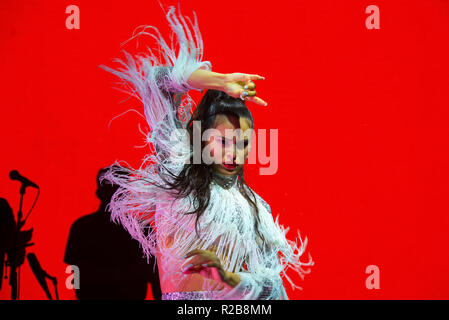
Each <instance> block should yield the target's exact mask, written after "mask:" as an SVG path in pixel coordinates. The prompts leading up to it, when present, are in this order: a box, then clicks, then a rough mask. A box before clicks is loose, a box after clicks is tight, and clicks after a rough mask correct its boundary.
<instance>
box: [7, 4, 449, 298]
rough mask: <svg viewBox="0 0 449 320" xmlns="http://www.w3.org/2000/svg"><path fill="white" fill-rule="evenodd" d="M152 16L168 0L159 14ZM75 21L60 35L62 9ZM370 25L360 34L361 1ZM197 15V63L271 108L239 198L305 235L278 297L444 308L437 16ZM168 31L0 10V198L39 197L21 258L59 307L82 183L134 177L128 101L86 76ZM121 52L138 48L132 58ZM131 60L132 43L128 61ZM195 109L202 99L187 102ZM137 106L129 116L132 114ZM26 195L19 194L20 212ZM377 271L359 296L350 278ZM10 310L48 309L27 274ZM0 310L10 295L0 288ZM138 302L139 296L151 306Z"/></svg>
mask: <svg viewBox="0 0 449 320" xmlns="http://www.w3.org/2000/svg"><path fill="white" fill-rule="evenodd" d="M163 3H164V5H165V6H166V7H167V6H168V5H170V4H176V2H175V1H164V2H163ZM71 4H74V5H77V6H78V7H79V9H80V29H79V30H68V29H67V28H66V26H65V20H66V17H67V16H68V15H67V14H66V13H65V9H66V7H67V6H68V5H71ZM371 4H374V5H377V6H378V7H379V9H380V29H378V30H368V29H367V28H366V26H365V19H366V18H367V16H368V14H366V13H365V9H366V7H367V6H368V5H371ZM181 8H182V12H183V13H184V14H185V15H188V16H190V17H192V11H195V12H196V13H197V15H198V21H199V26H200V29H201V32H202V35H203V39H204V45H205V52H204V59H205V60H209V61H211V62H212V66H213V70H214V71H217V72H223V73H226V72H246V73H258V74H261V75H263V76H265V77H266V80H265V81H263V82H259V83H258V94H259V95H260V97H262V98H263V99H265V100H266V101H267V102H268V107H259V106H256V105H253V104H249V107H250V109H251V110H252V112H253V116H254V118H255V121H256V126H257V127H258V128H265V129H278V130H279V131H278V132H279V144H278V148H279V169H278V171H277V173H276V174H275V175H270V176H260V175H259V174H258V168H259V166H257V165H249V166H248V168H247V169H248V170H247V180H248V182H249V184H250V185H251V186H252V187H253V188H254V189H255V190H256V191H257V192H258V193H259V194H260V195H261V196H262V197H263V198H265V199H266V200H267V201H268V202H269V203H270V205H271V207H272V211H273V214H274V215H278V214H279V215H280V221H281V222H282V223H283V224H285V225H288V226H290V228H291V230H293V231H291V232H290V233H289V235H290V236H293V234H294V230H296V229H299V230H300V231H301V233H302V234H303V235H304V236H307V237H308V239H309V245H308V252H310V254H311V255H312V257H313V259H314V261H315V266H314V267H313V269H312V272H311V273H310V274H309V275H307V276H306V278H305V280H304V281H301V280H298V281H299V282H298V284H300V285H301V286H302V287H303V290H302V291H299V290H295V291H293V290H291V288H290V287H288V286H287V293H288V294H289V296H290V298H291V299H393V298H399V299H412V298H413V299H415V298H420V299H430V298H436V299H442V298H445V299H448V298H449V289H448V288H449V255H448V252H449V233H448V231H449V217H448V213H449V210H448V209H449V202H448V195H449V194H448V191H449V188H448V184H449V179H448V178H449V172H448V163H449V162H448V161H449V153H448V150H449V148H448V137H449V135H448V120H449V117H448V107H449V94H448V77H447V75H448V59H447V57H448V56H449V52H448V48H449V47H448V44H449V41H448V40H449V2H448V1H443V0H426V1H424V0H422V1H410V0H408V1H381V0H376V1H374V2H371V1H344V2H342V1H327V0H321V1H282V2H279V1H253V0H248V1H234V0H231V1H220V2H219V1H181ZM144 24H146V25H154V26H157V27H158V28H159V29H160V30H161V32H162V33H163V34H164V35H165V36H168V25H167V22H166V20H165V16H164V13H163V11H162V10H161V8H160V6H159V4H158V2H156V1H142V0H132V1H125V2H123V1H115V2H112V1H103V0H96V1H86V0H74V1H32V0H26V1H25V0H20V1H18V0H14V1H13V0H4V1H1V2H0V39H1V40H0V46H1V49H0V70H1V80H0V81H1V83H0V90H1V99H2V112H1V114H2V116H1V117H0V130H1V132H0V136H1V148H2V157H1V160H0V161H1V163H0V181H1V182H0V197H3V198H6V199H7V200H8V201H9V203H10V204H11V206H12V207H13V210H14V212H16V211H17V208H18V204H19V194H18V192H19V186H20V185H19V183H18V182H14V181H11V180H10V179H9V177H8V174H9V171H10V170H13V169H17V170H19V172H20V173H22V174H23V175H25V176H27V177H28V178H30V179H31V180H33V181H35V182H36V183H38V184H39V185H40V188H41V196H40V199H39V201H38V203H37V205H36V207H35V209H34V210H33V213H32V214H31V216H30V218H29V219H28V221H27V223H26V226H25V227H26V228H31V227H33V228H34V234H33V242H34V243H35V245H34V246H32V247H30V248H28V251H29V252H34V253H36V255H37V256H38V258H39V261H40V263H41V264H42V266H43V267H44V269H45V270H46V271H47V272H48V273H50V274H51V275H55V276H57V277H58V280H59V291H60V296H61V298H62V299H73V298H74V297H75V296H74V293H73V291H72V290H69V289H66V288H65V286H64V282H65V279H66V277H67V276H68V275H67V274H66V273H65V269H66V266H67V265H66V264H65V263H64V262H63V256H64V250H65V246H66V242H67V237H68V233H69V229H70V226H71V225H72V223H73V222H74V221H75V220H76V219H77V218H79V217H81V216H83V215H86V214H89V213H91V212H94V211H96V210H97V207H98V205H99V200H98V199H97V198H96V196H95V190H96V181H95V178H96V174H97V172H98V170H99V169H100V168H102V167H104V166H107V165H110V164H111V163H112V162H113V161H114V160H116V159H118V160H126V161H127V162H128V163H130V164H131V165H133V166H134V167H137V166H138V165H139V164H140V161H141V159H142V158H143V157H144V155H145V153H146V152H147V149H143V148H135V146H138V145H142V144H143V142H144V141H143V140H142V135H141V134H140V132H139V130H138V123H140V124H141V125H142V126H143V125H144V124H145V123H144V121H143V119H142V118H140V117H139V116H138V115H137V114H136V113H128V114H126V115H124V116H122V117H120V118H118V119H116V120H114V121H113V122H112V123H111V125H110V127H109V128H108V124H109V121H110V120H111V119H112V118H113V117H114V116H117V115H118V114H120V113H122V112H124V111H125V110H128V109H130V108H133V107H135V108H136V109H139V108H140V105H139V102H138V101H137V100H133V99H129V100H126V101H124V102H122V103H120V102H121V101H122V100H124V99H125V98H126V95H124V94H123V93H121V92H119V91H117V90H114V89H113V87H114V86H115V85H116V82H115V80H116V79H114V77H113V76H111V75H109V74H107V73H106V72H104V71H103V70H101V69H100V68H99V67H98V66H99V65H101V64H108V65H113V63H112V59H113V58H115V57H121V53H120V50H121V49H122V47H121V43H122V42H124V41H125V40H127V39H129V38H130V36H131V34H132V32H133V30H134V29H135V28H136V27H138V26H140V25H144ZM133 46H134V47H132V48H134V49H135V51H136V52H138V51H139V50H141V51H142V50H144V46H140V47H138V48H136V47H135V43H134V44H133ZM127 48H128V49H129V47H127ZM193 97H194V98H195V100H196V101H199V99H200V98H201V94H199V93H198V94H197V93H195V94H194V95H193ZM140 110H141V109H140ZM34 195H35V190H33V189H28V191H27V194H26V196H25V202H24V211H25V213H26V212H27V211H28V209H29V207H30V206H31V203H32V200H33V197H34ZM369 265H376V266H378V267H379V270H380V289H372V290H369V289H367V288H366V286H365V280H366V278H367V277H368V276H369V275H368V274H367V273H366V272H365V271H366V267H367V266H369ZM20 292H21V298H22V299H45V295H44V293H43V292H42V290H41V288H40V287H39V285H38V283H37V281H36V280H35V279H34V277H33V276H32V273H31V271H30V268H29V267H28V265H26V264H25V265H24V266H23V267H22V268H21V289H20ZM0 297H1V298H2V299H8V298H9V286H8V285H7V284H6V283H4V284H3V288H2V290H1V291H0ZM148 298H151V294H149V295H148Z"/></svg>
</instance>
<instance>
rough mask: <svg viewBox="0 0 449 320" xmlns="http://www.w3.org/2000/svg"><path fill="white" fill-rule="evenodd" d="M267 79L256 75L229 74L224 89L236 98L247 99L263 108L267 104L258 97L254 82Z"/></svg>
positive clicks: (226, 76)
mask: <svg viewBox="0 0 449 320" xmlns="http://www.w3.org/2000/svg"><path fill="white" fill-rule="evenodd" d="M264 79H265V78H264V77H262V76H259V75H256V74H246V73H237V72H236V73H229V74H226V75H225V84H224V88H223V89H222V90H223V91H224V92H226V93H227V94H228V95H230V96H231V97H234V98H242V97H243V98H245V99H246V100H249V101H252V102H254V103H257V104H259V105H262V106H266V105H267V103H266V102H265V101H263V100H262V99H260V98H259V97H257V96H256V90H255V89H256V84H255V83H254V82H253V80H264Z"/></svg>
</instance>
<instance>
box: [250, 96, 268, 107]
mask: <svg viewBox="0 0 449 320" xmlns="http://www.w3.org/2000/svg"><path fill="white" fill-rule="evenodd" d="M246 100H248V101H251V102H254V103H256V104H258V105H261V106H267V105H268V103H266V102H265V101H264V100H262V99H260V98H259V97H257V96H247V98H246Z"/></svg>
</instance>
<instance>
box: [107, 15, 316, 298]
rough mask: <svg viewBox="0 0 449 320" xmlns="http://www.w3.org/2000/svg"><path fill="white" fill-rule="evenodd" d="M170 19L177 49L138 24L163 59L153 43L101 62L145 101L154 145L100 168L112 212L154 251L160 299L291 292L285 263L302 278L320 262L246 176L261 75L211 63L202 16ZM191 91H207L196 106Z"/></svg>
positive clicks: (279, 295) (146, 249)
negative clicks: (134, 161)
mask: <svg viewBox="0 0 449 320" xmlns="http://www.w3.org/2000/svg"><path fill="white" fill-rule="evenodd" d="M167 19H168V22H169V24H170V26H171V28H172V30H173V31H174V33H175V35H176V39H177V43H178V44H179V51H178V54H176V52H175V49H174V48H172V47H169V46H168V45H167V43H166V42H165V41H164V39H163V38H162V37H161V35H160V34H159V32H158V31H157V29H156V28H154V27H151V26H148V27H145V28H144V29H143V31H141V32H140V33H139V35H140V34H149V35H151V36H153V37H154V38H155V39H156V40H157V41H158V44H159V46H160V48H161V51H160V52H159V54H160V53H162V55H163V58H164V59H163V61H165V64H164V62H163V61H161V60H160V59H158V57H157V55H156V54H154V53H153V52H152V51H151V50H149V52H148V54H147V55H145V56H137V57H132V56H131V55H129V54H127V53H125V55H126V60H125V61H122V60H118V61H119V62H120V63H121V66H122V67H121V68H119V69H118V70H114V69H111V68H109V67H103V68H104V69H106V70H107V71H109V72H112V73H113V74H115V75H117V76H118V77H120V78H121V79H123V80H124V81H125V83H126V84H128V85H129V86H130V88H131V90H132V94H135V95H136V96H137V97H138V98H139V99H140V101H141V102H142V103H143V107H144V111H145V118H146V121H147V122H148V125H149V127H150V129H151V132H150V133H148V134H147V135H146V139H147V142H148V144H149V146H150V147H152V149H151V152H150V154H148V155H147V156H146V157H145V159H144V160H143V163H142V165H141V167H140V168H139V169H132V168H131V167H129V166H122V165H120V163H119V162H117V161H116V162H115V163H114V164H113V165H111V166H110V167H109V170H108V171H107V173H106V174H105V175H104V176H103V178H102V179H103V180H104V179H106V180H108V181H109V182H111V183H113V184H116V185H118V186H119V189H118V190H117V192H116V193H115V194H114V196H113V198H112V200H111V202H110V204H109V209H110V211H111V213H112V216H111V218H112V219H113V220H114V221H115V222H120V223H121V224H122V225H123V226H124V227H125V228H126V229H127V230H128V231H129V233H130V234H131V236H132V237H133V238H134V239H136V240H138V241H139V242H140V245H141V247H142V249H143V251H144V253H145V254H146V256H147V257H149V256H150V255H154V256H156V258H157V265H158V268H159V275H160V279H161V289H162V293H163V296H162V298H163V299H183V300H189V299H192V300H193V299H220V300H222V299H234V300H238V299H250V300H256V299H288V297H287V294H286V292H285V288H284V285H283V280H282V278H281V275H282V276H284V277H285V278H286V279H287V280H288V281H289V282H290V283H291V285H292V287H293V288H299V287H298V286H296V285H295V284H294V282H293V281H292V280H291V279H290V278H289V277H288V276H287V275H286V270H287V269H288V268H289V267H292V268H293V269H294V270H295V271H296V272H298V274H299V275H300V276H301V278H302V279H303V278H304V275H305V274H307V273H309V272H310V269H307V270H306V269H304V268H303V267H304V266H312V265H313V264H314V263H313V261H312V259H311V257H310V254H309V261H308V262H307V263H305V262H302V261H300V257H301V255H302V254H303V252H304V250H305V247H306V245H307V237H306V238H305V240H304V241H303V240H302V239H301V237H300V235H299V233H298V238H299V241H300V245H299V246H298V243H297V241H291V240H288V239H287V238H286V236H285V235H286V233H287V231H288V229H287V230H286V229H284V227H283V226H282V225H280V224H279V223H278V220H277V219H276V221H274V220H273V217H272V215H271V209H270V206H269V205H268V204H267V202H265V201H264V200H263V199H262V198H261V197H260V196H259V195H258V194H257V193H255V192H254V191H253V190H252V189H251V188H250V187H249V186H248V185H247V184H246V182H245V180H244V177H243V164H244V162H245V160H246V158H247V156H248V152H249V150H250V145H251V137H252V135H251V134H249V135H248V132H250V133H252V130H253V128H254V121H253V117H252V115H251V112H250V111H249V109H248V108H247V107H246V105H245V100H249V101H252V102H255V103H256V104H258V105H265V106H266V105H267V104H266V102H265V101H263V100H262V99H261V98H259V97H257V96H256V91H255V87H256V86H255V83H254V81H255V80H263V79H264V78H263V77H261V76H259V75H254V74H245V73H231V74H221V73H216V72H212V71H211V63H210V62H209V61H201V60H202V55H203V43H202V38H201V34H200V31H199V28H198V23H197V20H196V16H195V19H194V22H192V21H191V20H190V19H188V18H187V20H186V18H184V17H183V16H182V15H179V16H177V15H176V14H175V13H174V8H173V7H170V10H169V11H168V13H167ZM149 29H150V30H153V31H154V33H148V32H147V30H149ZM191 29H193V33H192V30H191ZM155 34H156V35H155ZM189 90H207V91H206V93H205V94H204V96H203V98H202V100H201V102H200V104H199V105H198V106H197V107H196V108H195V110H194V112H193V114H192V112H191V111H192V108H191V107H192V102H193V101H192V99H191V98H190V96H189V95H188V94H187V92H188V91H189ZM230 130H231V132H232V136H231V138H229V136H230V135H229V132H230ZM204 136H207V139H204ZM198 137H200V138H198ZM201 137H203V138H201ZM195 139H199V142H198V140H197V142H198V143H195ZM204 140H205V141H204ZM197 146H198V147H197ZM206 160H207V161H206ZM123 170H125V171H123ZM124 172H125V173H124ZM130 177H131V178H130Z"/></svg>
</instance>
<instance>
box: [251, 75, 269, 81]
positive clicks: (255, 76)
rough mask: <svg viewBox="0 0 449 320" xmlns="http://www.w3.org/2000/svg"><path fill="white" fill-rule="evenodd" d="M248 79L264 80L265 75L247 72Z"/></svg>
mask: <svg viewBox="0 0 449 320" xmlns="http://www.w3.org/2000/svg"><path fill="white" fill-rule="evenodd" d="M248 76H249V79H250V80H265V77H262V76H259V75H258V74H248Z"/></svg>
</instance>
